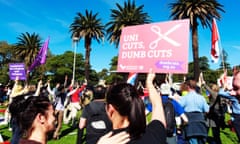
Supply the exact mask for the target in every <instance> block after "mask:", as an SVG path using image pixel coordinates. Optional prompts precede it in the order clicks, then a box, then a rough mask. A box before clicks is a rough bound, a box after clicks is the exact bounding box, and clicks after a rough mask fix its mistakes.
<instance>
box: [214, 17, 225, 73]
mask: <svg viewBox="0 0 240 144" xmlns="http://www.w3.org/2000/svg"><path fill="white" fill-rule="evenodd" d="M213 20H214V21H215V24H216V28H217V34H218V38H219V49H220V55H221V59H222V64H223V72H224V71H225V62H224V56H223V48H222V43H221V37H220V34H219V31H218V26H217V22H216V20H215V18H213ZM226 70H227V69H226Z"/></svg>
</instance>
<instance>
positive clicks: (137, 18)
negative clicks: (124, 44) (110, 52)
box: [106, 0, 150, 47]
mask: <svg viewBox="0 0 240 144" xmlns="http://www.w3.org/2000/svg"><path fill="white" fill-rule="evenodd" d="M116 6H117V8H118V9H117V10H116V9H112V10H111V20H110V22H108V23H107V24H106V28H107V35H108V38H107V39H108V40H109V41H110V43H114V44H115V45H116V47H118V45H119V40H120V35H121V31H122V29H123V28H124V27H126V26H132V25H139V24H145V23H149V22H150V17H149V16H148V14H147V13H144V12H143V7H144V5H141V6H139V7H137V6H136V4H135V1H132V3H131V1H130V0H128V2H124V6H123V7H122V6H121V5H120V4H118V3H116Z"/></svg>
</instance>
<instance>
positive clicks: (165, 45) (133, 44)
mask: <svg viewBox="0 0 240 144" xmlns="http://www.w3.org/2000/svg"><path fill="white" fill-rule="evenodd" d="M188 46H189V20H188V19H185V20H174V21H167V22H161V23H151V24H144V25H137V26H129V27H125V28H123V30H122V34H121V37H120V49H119V55H118V67H117V71H118V72H139V73H141V72H142V73H146V72H149V69H153V71H154V72H158V73H187V72H188Z"/></svg>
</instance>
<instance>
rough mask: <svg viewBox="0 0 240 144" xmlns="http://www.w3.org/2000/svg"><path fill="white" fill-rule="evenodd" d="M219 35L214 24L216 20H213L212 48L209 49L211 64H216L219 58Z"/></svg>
mask: <svg viewBox="0 0 240 144" xmlns="http://www.w3.org/2000/svg"><path fill="white" fill-rule="evenodd" d="M219 39H220V37H219V33H218V28H217V24H216V20H215V19H214V18H213V21H212V48H211V58H212V62H213V63H217V62H218V60H219V56H220V51H219Z"/></svg>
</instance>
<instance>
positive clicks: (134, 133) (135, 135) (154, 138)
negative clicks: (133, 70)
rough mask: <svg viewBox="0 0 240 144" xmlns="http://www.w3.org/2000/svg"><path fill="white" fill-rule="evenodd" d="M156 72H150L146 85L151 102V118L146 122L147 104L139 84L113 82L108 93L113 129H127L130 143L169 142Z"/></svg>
mask: <svg viewBox="0 0 240 144" xmlns="http://www.w3.org/2000/svg"><path fill="white" fill-rule="evenodd" d="M154 78H155V74H154V73H152V72H150V73H149V74H148V76H147V80H146V87H147V89H148V91H149V97H150V100H151V102H152V107H153V110H152V118H151V122H150V123H149V124H148V125H146V116H145V106H144V103H143V101H142V99H141V98H140V96H139V95H138V92H137V90H136V88H135V87H134V86H132V85H130V84H127V83H121V84H116V85H113V86H111V87H110V88H109V90H108V92H107V95H106V111H107V114H108V116H109V118H110V120H111V121H112V125H113V133H114V134H116V133H119V132H122V131H126V132H128V133H129V134H130V139H131V140H130V143H151V144H154V143H158V144H159V143H161V144H165V143H166V133H165V127H166V122H165V116H164V110H163V106H162V100H161V98H160V96H159V94H158V93H157V90H156V88H155V87H154V85H153V80H154Z"/></svg>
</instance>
